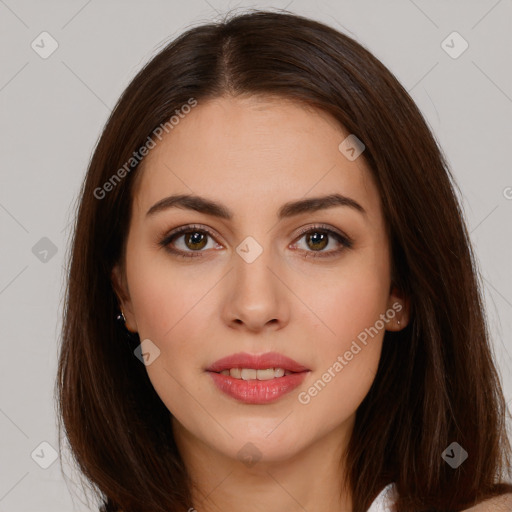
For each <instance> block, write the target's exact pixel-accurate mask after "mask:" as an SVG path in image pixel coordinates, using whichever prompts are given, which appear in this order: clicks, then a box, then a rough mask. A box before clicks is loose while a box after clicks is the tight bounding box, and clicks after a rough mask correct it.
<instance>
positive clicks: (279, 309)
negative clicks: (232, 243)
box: [223, 250, 290, 332]
mask: <svg viewBox="0 0 512 512" xmlns="http://www.w3.org/2000/svg"><path fill="white" fill-rule="evenodd" d="M233 265H234V268H233V269H232V271H231V272H230V273H229V276H227V277H228V280H229V286H227V287H226V295H225V301H224V308H223V317H224V321H225V322H226V324H228V325H229V326H230V327H231V328H237V329H242V330H243V329H245V330H247V331H251V332H259V331H262V330H278V329H281V328H283V327H284V326H285V325H286V324H287V323H288V320H289V314H290V312H289V302H288V299H287V297H288V298H289V294H290V292H289V291H288V289H287V288H286V286H285V284H283V281H285V279H284V278H283V276H281V275H280V272H279V265H278V264H277V263H276V261H275V260H272V257H271V254H270V250H264V251H263V252H262V253H261V254H260V255H259V256H258V257H257V258H256V259H255V260H254V261H252V262H251V263H249V262H247V261H245V260H244V259H243V258H242V257H240V256H239V255H238V254H237V253H235V254H234V255H233Z"/></svg>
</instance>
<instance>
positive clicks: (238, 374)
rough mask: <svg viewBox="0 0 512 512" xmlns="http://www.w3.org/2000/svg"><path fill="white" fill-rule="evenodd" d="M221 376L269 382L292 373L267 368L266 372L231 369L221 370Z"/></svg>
mask: <svg viewBox="0 0 512 512" xmlns="http://www.w3.org/2000/svg"><path fill="white" fill-rule="evenodd" d="M220 373H221V374H222V375H229V376H230V377H233V378H235V379H242V380H255V379H257V380H271V379H275V378H279V377H282V376H283V375H290V374H291V373H293V372H290V371H289V370H285V369H284V368H267V369H266V370H255V369H254V368H231V369H230V370H222V371H221V372H220Z"/></svg>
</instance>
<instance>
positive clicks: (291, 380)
mask: <svg viewBox="0 0 512 512" xmlns="http://www.w3.org/2000/svg"><path fill="white" fill-rule="evenodd" d="M206 371H207V372H209V373H210V375H211V377H212V379H213V382H214V383H215V385H216V386H217V388H218V389H219V390H220V391H222V392H223V393H224V394H226V395H228V396H230V397H231V398H234V399H235V400H237V401H240V402H244V403H247V404H267V403H270V402H275V401H276V400H278V399H279V398H281V397H282V396H284V395H285V394H287V393H289V392H290V391H292V390H293V389H295V388H296V387H297V386H299V385H300V384H301V383H302V382H303V380H304V378H305V377H306V375H307V374H308V373H309V372H310V370H309V368H306V367H305V366H303V365H301V364H299V363H297V361H294V360H293V359H290V358H288V357H286V356H284V355H282V354H277V353H275V352H268V353H266V354H263V355H259V356H256V355H252V354H247V353H238V354H233V355H232V356H228V357H225V358H223V359H219V360H218V361H216V362H215V363H213V364H212V365H211V366H209V367H208V368H207V369H206Z"/></svg>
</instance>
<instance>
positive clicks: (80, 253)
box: [56, 11, 512, 512]
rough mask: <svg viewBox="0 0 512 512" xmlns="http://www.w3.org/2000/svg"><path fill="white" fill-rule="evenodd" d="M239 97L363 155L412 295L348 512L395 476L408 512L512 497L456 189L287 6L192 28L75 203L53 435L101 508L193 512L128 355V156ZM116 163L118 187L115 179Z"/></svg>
mask: <svg viewBox="0 0 512 512" xmlns="http://www.w3.org/2000/svg"><path fill="white" fill-rule="evenodd" d="M239 94H249V95H251V94H270V95H278V96H279V95H280V96H282V97H286V98H290V99H294V100H297V101H300V102H305V103H306V104H308V105H310V106H313V107H316V108H318V109H321V110H323V111H325V112H328V113H330V114H331V115H332V116H333V117H334V118H335V119H336V120H338V121H339V123H340V124H341V125H342V126H344V127H345V128H346V130H348V132H350V133H353V134H355V135H356V136H357V137H358V138H359V139H360V140H361V141H363V143H364V144H365V146H366V148H365V151H364V153H363V158H364V159H365V161H366V163H367V165H368V166H369V168H370V169H371V172H372V173H373V175H374V177H375V180H376V183H377V185H378V187H379V190H380V194H381V198H382V205H383V212H384V215H385V219H386V223H387V226H388V230H389V236H390V243H391V247H392V276H391V277H392V281H393V284H394V285H396V286H397V287H398V288H399V289H400V290H401V291H402V292H403V294H404V296H405V297H407V298H408V299H409V301H410V305H411V320H410V323H409V325H408V326H407V327H406V328H405V329H403V330H402V331H399V332H386V334H385V337H384V341H383V348H382V356H381V361H380V365H379V368H378V372H377V375H376V377H375V380H374V383H373V385H372V387H371V389H370V391H369V393H368V395H367V396H366V397H365V399H364V401H363V402H362V404H361V405H360V407H359V408H358V410H357V414H356V423H355V428H354V431H353V434H352V437H351V439H350V443H349V447H348V451H347V454H346V456H347V460H346V464H347V475H346V479H347V484H348V485H349V488H350V489H351V492H352V500H353V509H354V511H358V512H359V511H366V510H367V508H368V507H369V505H370V503H371V502H372V501H373V499H374V498H375V497H376V495H377V494H378V492H379V491H380V490H381V489H382V488H383V487H384V485H386V484H388V483H390V482H394V483H396V488H397V491H398V493H399V496H400V497H399V499H398V502H397V511H398V512H403V511H412V510H413V511H415V512H420V511H441V510H442V511H447V510H450V511H460V510H462V509H464V508H466V507H469V506H471V505H473V504H475V503H477V502H480V501H481V500H483V499H486V498H488V497H491V496H493V495H497V494H501V493H503V492H505V491H506V490H512V486H511V485H509V484H506V483H504V482H506V478H510V474H509V473H508V471H509V470H510V456H511V452H510V444H509V440H508V438H507V432H506V418H507V415H506V412H507V410H506V404H505V401H504V397H503V393H502V389H501V387H500V381H499V375H498V373H497V370H496V367H495V364H494V362H493V358H492V352H491V348H490V345H489V332H488V327H487V324H486V318H485V316H484V310H483V303H482V298H481V290H482V286H481V280H480V277H479V274H478V270H477V267H476V261H475V257H474V254H473V252H472V248H471V244H470V239H469V235H468V232H467V229H466V226H465V222H464V217H463V214H462V210H461V208H460V206H459V203H458V201H457V196H456V194H455V188H456V187H457V185H456V184H455V182H454V180H453V177H452V175H451V173H450V170H449V169H448V166H447V164H446V161H445V158H444V157H443V154H442V153H441V151H440V149H439V148H438V146H437V144H436V141H435V139H434V137H433V135H432V134H431V132H430V130H429V129H428V127H427V125H426V123H425V121H424V119H423V117H422V115H421V113H420V112H419V110H418V108H417V107H416V105H415V104H414V102H413V100H412V99H411V97H410V96H409V95H408V93H407V92H406V91H405V90H404V88H403V87H402V86H401V85H400V84H399V83H398V81H397V80H396V78H395V77H394V76H393V75H392V73H391V72H390V71H389V70H388V69H386V67H385V66H384V65H383V64H382V63H381V62H380V61H379V60H377V59H376V58H375V57H374V56H373V55H372V54H371V53H369V52H368V51H367V50H366V49H365V48H363V47H362V46H361V45H360V44H358V43H357V42H355V41H354V40H353V39H351V38H349V37H347V36H346V35H344V34H342V33H339V32H337V31H336V30H334V29H332V28H330V27H328V26H326V25H324V24H321V23H319V22H316V21H313V20H310V19H307V18H304V17H300V16H297V15H293V14H290V13H288V12H265V11H252V12H247V13H245V14H242V15H237V16H228V17H227V18H226V19H225V20H223V21H222V22H218V23H210V24H205V25H200V26H197V27H193V28H190V29H188V30H187V31H186V32H184V33H183V34H182V35H181V36H179V37H178V38H176V39H175V40H174V41H172V42H171V43H169V44H168V45H167V46H166V47H165V48H163V50H161V51H160V52H159V53H158V55H156V56H155V57H154V58H153V59H152V60H151V61H150V62H149V63H148V64H147V65H146V66H145V67H144V68H143V69H142V70H141V71H140V72H139V73H138V74H137V76H136V77H135V78H134V79H133V81H132V82H131V83H130V84H129V86H128V87H127V89H126V90H125V92H124V93H123V95H122V97H121V98H120V100H119V102H118V104H117V106H116V107H115V109H114V110H113V112H112V115H111V116H110V119H109V120H108V122H107V124H106V126H105V128H104V131H103V133H102V135H101V138H100V139H99V142H98V144H97V147H96V149H95V151H94V154H93V156H92V159H91V162H90V165H89V169H88V172H87V175H86V178H85V181H84V183H83V186H82V189H81V191H80V194H81V200H80V204H79V208H78V212H77V216H76V224H75V227H74V235H73V240H72V245H71V253H70V259H69V279H68V282H67V294H66V301H65V305H64V309H65V310H64V322H63V328H62V347H61V352H60V358H59V367H58V377H57V382H56V392H57V393H58V399H57V403H58V412H59V427H60V428H62V427H64V429H65V434H66V435H67V438H68V440H69V446H70V448H71V451H72V454H73V456H74V459H75V460H76V463H77V465H78V468H79V470H80V471H81V472H82V473H83V475H85V477H86V479H87V481H88V482H90V484H91V485H92V487H93V489H94V490H95V491H96V492H97V493H98V496H99V497H100V498H101V499H102V500H103V502H104V503H103V505H102V508H101V510H102V511H104V512H113V511H119V510H122V511H123V512H136V511H138V512H140V511H142V510H144V511H145V512H153V511H154V512H157V511H159V512H164V511H165V512H169V511H170V510H172V511H186V510H187V509H189V508H190V507H191V505H192V502H191V491H190V489H191V488H190V480H189V477H188V475H187V471H186V468H185V466H184V464H183V461H182V459H181V457H180V454H179V451H178V450H177V447H176V444H175V442H174V439H173V437H172V433H171V428H170V412H169V411H168V410H167V408H166V407H165V405H164V404H163V402H162V401H161V400H160V398H159V397H158V395H157V394H156V392H155V390H154V389H153V387H152V385H151V383H150V381H149V378H148V376H147V373H146V370H145V367H144V365H142V364H141V363H140V361H139V360H138V359H137V358H136V357H134V354H133V350H134V348H135V347H136V346H137V345H138V344H139V343H140V340H139V339H138V336H137V335H136V334H135V335H134V336H132V337H131V338H130V339H127V337H126V333H125V331H124V330H123V329H122V328H120V326H119V324H118V322H116V314H117V313H118V311H119V310H118V302H117V297H116V294H115V292H114V290H113V286H112V281H111V271H112V268H113V266H114V264H115V263H116V262H118V261H122V260H123V255H124V244H125V241H126V237H127V232H128V227H129V221H130V213H131V201H132V199H133V190H134V188H133V182H134V177H135V176H136V175H137V171H138V170H140V169H138V167H140V166H139V165H138V162H133V159H131V156H132V154H133V152H134V151H137V150H138V148H140V147H141V145H142V144H144V142H145V141H146V140H147V139H148V137H149V136H151V134H152V133H153V130H154V129H155V127H157V126H159V125H161V124H163V123H166V122H167V121H168V120H169V118H170V117H171V116H172V115H173V114H174V112H175V111H176V110H177V109H179V108H180V107H181V106H182V105H184V104H186V103H187V102H189V100H190V99H191V98H194V99H195V100H196V101H198V102H199V104H200V103H201V102H202V101H206V100H207V99H211V98H215V97H219V96H222V95H233V96H236V95H239ZM171 136H172V135H171ZM127 162H130V165H129V166H128V167H127V166H126V163H127ZM123 166H124V167H123ZM121 168H124V169H125V172H124V173H121V174H122V179H119V180H117V179H116V180H112V176H113V175H114V174H115V173H116V172H117V170H118V169H121ZM117 175H118V176H120V174H119V173H118V174H117ZM109 180H110V181H109ZM107 182H109V183H110V184H111V186H108V187H105V184H106V183H107ZM100 189H101V190H103V191H105V190H107V189H108V193H106V192H105V193H103V192H102V193H101V194H99V193H98V190H100ZM100 196H101V197H100ZM61 422H62V423H63V425H62V423H61ZM60 442H61V436H60V431H59V443H60ZM452 442H457V443H458V444H459V445H460V446H462V447H463V449H464V450H465V451H466V452H467V453H468V458H467V460H465V461H464V462H463V463H462V464H461V465H460V466H459V467H457V468H455V469H454V468H452V467H451V466H450V465H449V464H447V463H446V462H445V460H443V458H442V453H443V451H444V450H445V449H446V448H447V447H448V446H449V445H450V444H451V443H452ZM340 478H341V475H340Z"/></svg>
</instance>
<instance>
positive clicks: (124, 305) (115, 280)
mask: <svg viewBox="0 0 512 512" xmlns="http://www.w3.org/2000/svg"><path fill="white" fill-rule="evenodd" d="M110 279H111V282H112V287H113V289H114V293H115V294H116V296H117V300H118V303H119V309H120V310H121V312H122V313H123V315H124V317H125V326H126V328H127V329H128V330H129V331H130V332H137V323H136V322H135V315H134V314H133V309H132V303H131V300H130V294H129V291H128V286H127V283H126V277H125V274H124V272H123V270H122V269H121V267H120V265H119V264H116V265H114V267H113V268H112V272H111V274H110ZM132 326H135V327H134V328H132Z"/></svg>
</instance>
